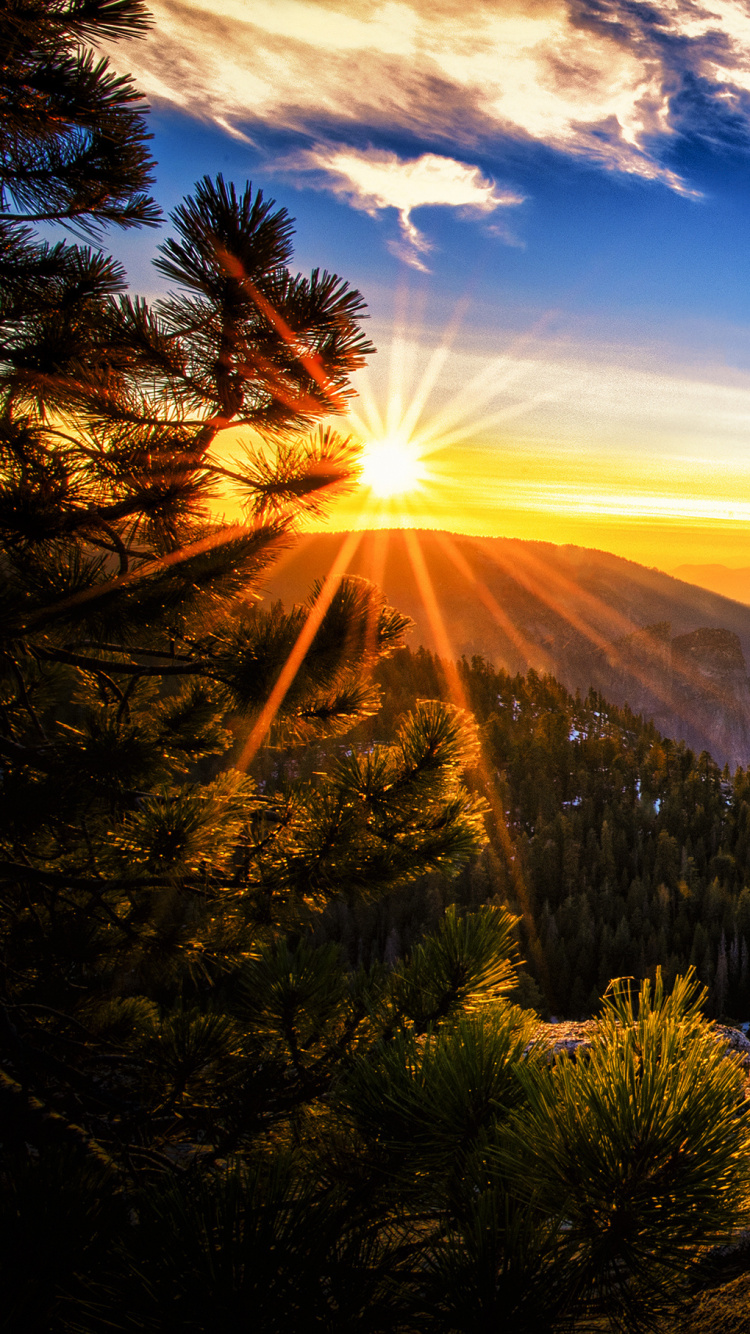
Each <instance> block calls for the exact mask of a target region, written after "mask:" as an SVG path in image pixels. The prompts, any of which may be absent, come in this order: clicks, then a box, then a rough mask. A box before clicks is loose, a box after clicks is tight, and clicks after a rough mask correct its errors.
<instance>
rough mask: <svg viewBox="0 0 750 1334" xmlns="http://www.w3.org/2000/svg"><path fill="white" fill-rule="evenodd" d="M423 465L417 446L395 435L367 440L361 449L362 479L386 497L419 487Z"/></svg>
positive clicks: (365, 483) (382, 496) (404, 493)
mask: <svg viewBox="0 0 750 1334" xmlns="http://www.w3.org/2000/svg"><path fill="white" fill-rule="evenodd" d="M423 478H424V468H423V466H422V461H421V458H420V455H419V453H418V451H417V449H416V447H415V446H414V445H413V444H411V443H410V442H409V441H408V440H404V439H401V438H399V437H398V436H386V438H385V439H382V440H369V441H368V443H367V444H366V445H365V447H364V450H363V453H362V483H363V485H364V486H369V488H370V490H371V491H373V492H374V493H375V495H376V496H380V497H381V498H382V499H384V500H386V499H388V498H389V497H391V496H403V495H406V494H407V492H409V491H417V490H419V487H420V483H421V482H422V480H423Z"/></svg>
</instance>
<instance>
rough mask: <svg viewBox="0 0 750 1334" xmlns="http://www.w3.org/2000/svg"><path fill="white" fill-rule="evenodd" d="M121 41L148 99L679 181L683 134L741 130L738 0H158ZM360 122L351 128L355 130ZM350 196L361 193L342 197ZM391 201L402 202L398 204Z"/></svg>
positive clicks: (744, 130) (748, 45) (745, 64)
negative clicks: (546, 148)
mask: <svg viewBox="0 0 750 1334" xmlns="http://www.w3.org/2000/svg"><path fill="white" fill-rule="evenodd" d="M151 8H152V10H153V12H154V16H155V20H156V28H155V31H154V33H152V34H151V35H150V36H149V37H148V38H147V39H146V40H145V41H143V42H132V43H130V44H128V45H127V46H126V45H124V44H123V45H121V46H119V47H116V48H115V49H114V51H113V57H114V60H115V62H116V63H117V62H120V63H121V64H122V65H123V66H125V67H127V68H130V69H132V70H133V71H134V73H135V74H136V76H137V78H138V81H139V83H140V84H141V86H142V87H144V89H145V90H146V92H147V93H148V94H149V95H150V96H153V97H163V98H167V99H170V100H172V101H174V102H176V103H178V104H179V105H181V106H183V107H185V108H187V109H190V110H191V111H192V112H194V113H196V114H198V115H202V116H210V117H212V118H214V119H215V120H217V121H220V122H223V123H226V124H230V125H235V126H240V127H242V128H243V129H248V128H249V129H250V130H251V132H252V127H253V125H258V124H260V125H263V124H264V123H265V124H269V125H273V127H274V128H275V129H278V128H280V127H283V128H286V129H289V130H294V131H298V132H303V133H305V134H307V135H311V136H312V137H313V138H314V139H317V140H319V139H320V138H321V137H323V138H325V139H326V140H329V141H331V140H335V141H337V142H343V141H347V140H348V141H349V142H351V141H352V138H353V137H355V139H356V134H358V135H359V142H360V143H361V131H362V128H363V127H365V128H366V129H367V131H368V132H371V133H370V138H371V139H372V138H374V137H375V136H376V132H377V131H378V129H383V130H384V129H388V130H390V131H393V130H394V128H395V129H400V130H402V131H404V132H407V133H409V134H410V135H411V136H413V137H415V138H416V139H417V140H418V141H419V140H420V139H421V140H422V141H423V142H424V143H425V146H427V144H428V143H429V146H430V147H431V148H434V147H435V144H436V142H441V143H450V144H451V145H452V148H453V151H454V152H455V150H456V147H457V146H459V145H460V146H461V156H462V157H466V156H468V155H469V152H470V150H471V149H472V148H476V146H477V145H482V146H483V147H484V148H485V149H486V150H488V149H489V148H490V147H491V145H492V144H494V143H496V142H497V139H498V136H502V135H505V136H508V135H509V136H516V137H517V136H522V137H529V138H531V139H533V140H536V141H538V142H541V143H544V144H547V145H550V146H552V147H554V148H557V149H559V150H562V151H564V152H568V153H571V154H576V155H579V156H583V157H585V158H588V159H589V160H592V161H595V162H599V163H600V164H601V165H602V166H604V167H607V168H611V169H616V170H618V171H622V172H628V173H631V174H635V175H638V176H641V177H644V178H647V179H654V180H662V181H664V182H665V183H666V184H668V185H669V186H671V187H672V188H674V189H677V190H681V191H685V192H689V186H688V185H687V184H686V183H685V182H684V181H682V180H681V179H680V177H679V176H678V175H676V174H675V173H674V172H672V171H670V170H669V169H668V167H667V166H665V163H664V147H665V144H667V143H668V142H669V140H670V139H671V138H672V137H673V136H674V135H675V134H676V133H678V132H685V131H687V132H690V133H702V134H706V133H707V134H709V135H716V134H718V135H721V134H723V133H725V132H726V133H732V134H735V135H736V134H740V135H742V136H744V137H745V138H746V139H748V141H750V14H749V13H748V9H747V5H746V3H745V0H659V3H658V4H654V3H649V2H648V0H525V2H524V0H495V2H494V3H492V4H487V3H486V0H461V3H459V0H252V3H249V0H152V3H151ZM355 132H356V134H355ZM352 198H353V199H354V198H355V195H352ZM394 207H398V205H397V204H396V205H394Z"/></svg>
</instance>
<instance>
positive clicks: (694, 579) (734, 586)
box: [672, 565, 750, 603]
mask: <svg viewBox="0 0 750 1334" xmlns="http://www.w3.org/2000/svg"><path fill="white" fill-rule="evenodd" d="M672 574H673V575H674V576H675V578H676V579H686V580H687V582H688V583H689V584H700V586H701V588H708V589H710V590H711V592H712V593H720V594H721V596H722V597H725V598H734V600H735V601H736V602H747V603H750V565H746V566H744V567H743V568H742V569H739V570H731V569H730V568H729V567H728V566H727V565H678V566H676V568H675V569H674V570H672Z"/></svg>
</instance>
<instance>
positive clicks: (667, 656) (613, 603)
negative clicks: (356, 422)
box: [267, 530, 750, 768]
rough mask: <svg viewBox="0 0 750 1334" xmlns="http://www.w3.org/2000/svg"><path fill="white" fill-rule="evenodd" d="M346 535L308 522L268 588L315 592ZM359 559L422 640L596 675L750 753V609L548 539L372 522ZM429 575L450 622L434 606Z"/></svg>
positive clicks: (559, 673)
mask: <svg viewBox="0 0 750 1334" xmlns="http://www.w3.org/2000/svg"><path fill="white" fill-rule="evenodd" d="M342 541H343V537H342V534H340V533H339V534H336V533H332V534H330V533H329V534H321V533H315V534H308V535H307V536H306V537H304V538H303V539H302V541H301V542H300V544H299V546H297V547H296V548H295V550H294V551H293V552H292V553H289V555H288V556H287V557H286V558H285V559H284V560H283V561H282V562H280V563H279V565H278V567H276V568H275V570H274V573H273V576H272V578H271V579H270V580H269V582H268V585H267V596H268V597H269V598H271V599H273V598H280V599H281V600H282V601H283V602H284V603H285V604H287V605H289V604H291V603H293V602H295V601H302V600H304V598H305V597H306V596H307V592H308V589H309V585H310V580H311V579H312V578H314V577H323V576H325V574H326V573H327V571H328V570H329V569H330V568H331V565H332V564H333V561H334V559H335V557H336V554H337V553H338V551H339V549H340V547H341V543H342ZM415 542H416V547H417V559H416V563H415V555H414V553H415ZM420 562H423V568H422V569H420ZM350 569H351V572H352V573H354V574H360V575H363V576H365V577H366V578H369V579H373V580H374V581H375V583H377V584H378V585H380V586H381V587H382V588H383V590H384V592H385V594H386V596H387V597H388V599H389V601H390V602H392V603H393V605H394V606H396V607H398V608H399V610H400V611H403V612H405V613H407V614H408V615H409V616H411V618H412V619H413V621H414V622H415V630H414V635H413V640H412V643H413V644H414V645H415V646H416V645H417V644H422V645H424V646H425V647H427V648H429V649H431V650H432V651H437V652H440V653H443V654H444V653H445V651H446V649H445V636H447V640H448V642H449V645H450V651H451V653H452V654H453V655H455V656H456V657H458V656H460V655H461V654H466V655H467V656H469V657H471V655H472V654H476V653H478V654H481V655H482V656H484V657H485V658H487V659H488V660H489V661H490V662H492V663H494V664H495V665H496V666H498V667H504V668H505V669H506V670H508V671H511V672H517V671H521V672H525V671H527V670H528V668H529V667H533V668H535V669H536V670H538V671H541V672H549V673H552V674H553V675H554V676H555V677H556V678H557V679H558V680H560V681H562V682H563V683H564V684H565V685H566V686H567V687H568V689H571V690H574V691H575V690H576V689H579V690H581V691H583V692H584V693H585V692H586V691H588V689H589V687H590V686H593V687H594V688H595V689H596V690H598V691H600V692H601V693H603V694H604V695H606V697H607V699H610V700H612V701H613V702H614V703H617V704H620V705H624V704H626V703H627V704H629V705H630V707H631V708H632V709H633V710H634V712H636V713H640V714H642V715H643V716H644V717H646V718H653V719H654V722H655V723H656V726H657V727H658V728H659V730H660V731H662V732H663V733H665V735H668V736H673V737H677V738H680V739H682V740H684V741H686V742H687V744H688V745H689V746H691V747H692V748H693V749H694V750H696V751H701V750H703V749H707V750H709V751H710V752H711V754H712V755H714V756H715V757H716V759H717V760H718V761H719V762H720V763H721V764H724V763H725V762H728V763H729V764H730V765H731V767H732V768H734V767H735V766H736V765H737V764H743V765H744V764H746V763H747V762H748V760H750V687H749V686H748V673H747V662H748V661H750V607H747V606H744V605H741V604H739V603H736V602H732V601H731V600H730V599H729V598H724V597H720V596H718V595H717V594H715V593H711V592H708V591H707V590H706V589H703V588H697V587H695V586H694V585H692V584H688V583H684V582H682V581H681V580H679V579H674V578H672V577H670V576H669V575H666V574H663V573H662V572H661V571H659V570H653V569H647V568H646V567H645V566H642V565H638V564H636V563H635V562H633V561H628V560H624V559H623V558H622V557H619V556H613V555H611V554H609V553H607V552H602V551H593V550H589V549H587V548H584V547H571V546H567V547H557V546H553V545H552V544H551V543H549V542H522V541H516V540H511V539H506V538H475V537H461V536H457V535H455V534H447V533H440V532H428V531H419V532H417V533H416V534H413V535H409V534H406V533H404V531H402V530H391V531H389V532H369V533H365V534H363V536H362V539H361V541H360V545H359V547H358V549H357V551H356V552H355V554H354V557H353V559H352V561H351V564H350ZM425 574H426V577H427V581H428V583H429V585H430V586H431V589H432V591H433V592H434V594H435V596H436V598H437V602H438V605H439V608H440V615H441V617H442V622H443V626H442V629H441V627H440V626H436V625H435V622H434V615H432V616H431V615H430V613H429V612H428V610H427V607H428V603H429V600H430V594H429V588H428V589H427V601H426V600H425V591H426V590H425V586H424V585H425ZM443 632H444V633H443Z"/></svg>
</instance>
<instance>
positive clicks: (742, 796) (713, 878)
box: [311, 649, 750, 1019]
mask: <svg viewBox="0 0 750 1334" xmlns="http://www.w3.org/2000/svg"><path fill="white" fill-rule="evenodd" d="M459 675H460V680H461V684H462V687H463V690H464V692H465V696H466V699H467V701H468V702H469V704H470V707H471V709H472V711H473V712H474V715H475V717H476V720H477V723H478V726H479V733H480V738H481V747H482V756H483V759H482V762H481V763H480V764H479V765H478V766H477V768H476V770H475V772H474V775H473V782H474V785H475V786H476V787H477V788H478V789H479V790H481V791H484V793H485V795H487V796H488V797H489V800H490V814H489V816H488V828H489V832H490V844H489V847H488V848H487V849H486V850H485V852H484V853H483V854H482V855H481V857H480V858H479V859H478V860H477V861H475V863H474V864H473V865H472V866H471V867H470V868H469V869H468V870H467V871H465V872H464V873H463V875H462V877H461V878H460V880H459V882H458V884H457V883H456V882H455V881H454V882H452V883H450V884H449V883H447V882H444V883H441V882H440V881H439V879H438V878H437V877H432V878H431V879H430V880H429V881H428V882H423V883H422V884H421V885H420V886H419V887H418V888H416V889H414V888H410V889H408V890H406V891H403V892H402V893H401V894H399V895H396V896H394V897H393V898H392V899H391V900H390V902H389V903H388V902H387V903H386V904H385V905H379V906H378V911H377V913H375V911H374V909H362V910H360V913H359V916H356V915H355V916H352V914H351V912H347V911H345V910H343V909H342V907H341V905H339V907H338V908H337V909H336V912H335V913H334V915H333V925H331V928H330V929H331V930H332V931H333V933H334V934H335V935H337V936H338V938H339V939H342V940H343V941H344V943H345V944H346V945H347V948H348V950H349V952H350V955H351V956H352V959H353V961H356V958H357V955H359V957H360V961H364V962H370V961H371V959H372V958H373V957H376V956H377V955H378V954H379V953H380V954H381V955H382V954H383V953H385V955H386V956H391V957H395V956H396V955H397V954H398V953H400V952H401V951H402V950H403V949H404V948H408V947H409V945H410V943H411V942H412V940H413V939H416V938H417V936H418V935H419V934H421V931H422V930H424V927H425V923H426V922H429V920H430V917H431V915H435V916H437V915H438V914H439V912H440V911H441V909H442V905H443V903H444V902H446V901H451V900H452V899H455V898H456V897H457V896H458V897H460V898H463V900H464V901H465V902H466V903H469V904H472V903H479V902H481V901H482V900H484V899H486V898H487V896H488V895H497V896H498V897H499V898H500V899H503V900H507V901H508V902H509V903H510V904H511V906H512V907H513V908H514V909H516V910H517V911H519V912H521V913H522V914H523V917H524V952H525V955H526V959H527V970H528V973H529V974H530V975H531V976H532V977H533V979H534V980H535V982H536V984H537V986H538V988H539V993H540V995H539V1000H538V1001H537V1004H539V1003H540V1002H541V1005H542V1006H543V1007H544V1008H545V1009H546V1011H547V1012H548V1013H552V1014H556V1015H558V1016H582V1015H585V1014H588V1013H591V1011H592V1010H593V1009H595V1008H596V1005H597V1002H598V998H599V996H600V995H601V993H602V991H603V990H604V988H605V987H606V985H607V983H608V981H609V980H610V978H612V977H617V976H622V975H632V976H636V977H643V976H647V975H649V974H651V975H653V973H654V970H655V968H656V965H657V964H661V965H662V967H663V969H664V972H665V977H666V979H667V980H668V981H669V980H670V979H671V978H673V977H674V976H675V974H676V973H678V972H684V971H685V969H686V968H687V967H688V965H689V964H694V965H695V967H696V969H697V971H698V974H699V976H700V978H701V979H702V980H703V981H704V982H706V983H707V984H708V985H709V987H710V998H711V999H710V1004H711V1008H712V1011H713V1013H714V1014H715V1015H717V1016H720V1015H721V1016H727V1017H734V1018H735V1019H740V1018H747V1017H750V772H748V771H747V770H745V769H742V768H739V769H738V770H737V771H736V773H735V775H734V777H730V775H729V771H728V769H726V768H725V769H724V771H722V770H720V769H719V767H718V765H717V764H716V763H715V762H714V761H713V760H712V759H711V757H710V756H709V755H708V754H707V753H705V752H704V753H702V754H700V755H699V756H696V755H695V753H694V752H693V751H691V750H690V749H689V748H688V747H687V746H685V744H684V743H683V742H674V741H670V740H667V739H665V738H663V737H662V736H661V735H660V734H659V733H658V732H657V730H656V729H655V728H654V726H653V725H652V724H649V723H644V722H643V720H642V719H641V718H639V717H636V716H635V715H634V714H632V713H631V712H630V711H629V710H628V709H621V708H619V707H617V706H616V705H612V704H609V703H607V702H606V700H605V699H604V698H603V697H602V696H600V695H598V694H596V693H594V692H590V693H589V694H587V695H586V696H581V695H575V696H574V695H571V694H570V693H569V692H568V691H567V690H566V689H565V688H564V687H563V686H562V685H560V684H559V682H557V681H556V680H555V679H554V678H551V677H542V676H540V675H538V674H537V673H536V672H534V671H531V672H529V673H528V674H527V675H525V676H522V675H515V676H511V675H510V674H509V673H506V672H504V671H502V670H496V669H495V668H493V667H491V666H490V665H489V664H487V663H486V662H485V661H484V660H483V659H481V658H476V657H475V658H474V659H473V660H472V661H471V662H468V661H467V660H464V661H463V662H462V663H460V664H459ZM379 676H380V680H381V683H382V685H383V686H384V688H385V699H386V701H387V706H386V708H385V709H384V710H383V712H382V713H381V714H380V715H378V716H376V717H375V718H374V719H372V720H371V721H370V722H369V723H367V724H365V725H363V727H362V728H361V729H360V739H363V740H365V739H367V738H368V737H369V738H370V739H372V740H374V739H377V738H378V737H379V735H380V734H381V731H382V729H384V728H387V727H389V726H391V725H392V721H393V712H394V711H395V712H396V713H397V712H398V711H399V710H400V709H406V708H408V707H411V705H412V704H413V701H414V700H415V699H417V698H419V697H420V696H435V695H442V696H444V697H446V696H448V695H449V693H450V692H449V690H448V685H447V681H446V674H445V672H444V670H443V665H442V664H441V662H440V660H439V659H437V658H436V657H435V656H433V655H431V654H429V653H428V652H426V651H425V650H419V651H417V652H416V653H412V652H410V651H409V650H408V649H407V650H402V651H401V652H400V653H398V654H397V655H396V656H395V658H394V659H393V660H391V661H389V662H387V663H384V664H382V665H381V667H380V668H379ZM350 744H351V741H350V740H349V739H347V742H346V745H347V746H348V745H350ZM311 762H312V763H314V761H311ZM493 807H494V812H495V813H494V814H493ZM500 810H502V812H504V820H505V823H506V825H507V829H508V832H509V834H510V843H508V841H507V838H506V837H504V836H503V834H502V832H501V831H499V830H498V812H499V811H500ZM526 999H529V1000H531V1001H533V999H534V996H533V994H531V995H530V996H529V997H527V998H526Z"/></svg>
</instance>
